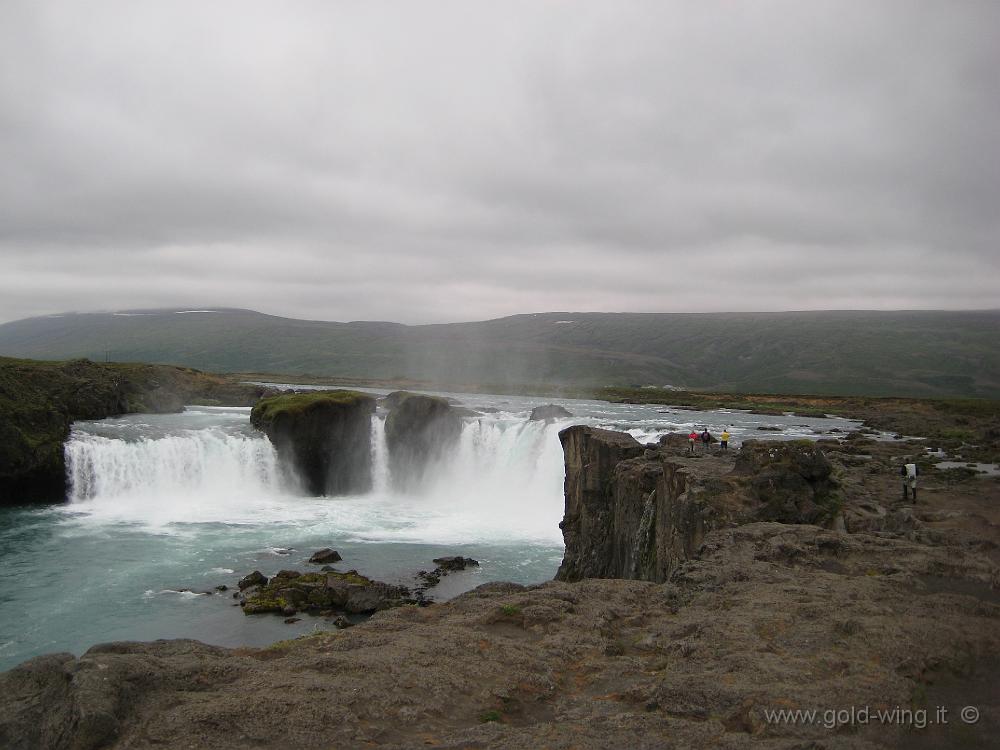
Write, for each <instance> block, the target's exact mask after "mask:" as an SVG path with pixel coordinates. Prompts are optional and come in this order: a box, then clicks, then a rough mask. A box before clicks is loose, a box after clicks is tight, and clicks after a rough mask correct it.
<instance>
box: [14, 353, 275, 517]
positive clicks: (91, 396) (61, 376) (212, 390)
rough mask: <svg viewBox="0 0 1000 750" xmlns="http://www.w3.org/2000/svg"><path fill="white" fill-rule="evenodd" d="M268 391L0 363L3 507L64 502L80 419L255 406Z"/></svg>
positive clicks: (163, 370)
mask: <svg viewBox="0 0 1000 750" xmlns="http://www.w3.org/2000/svg"><path fill="white" fill-rule="evenodd" d="M271 392H273V389H268V388H265V387H263V386H256V385H249V384H245V383H239V382H237V381H235V380H232V379H230V378H227V377H223V376H216V375H208V374H206V373H202V372H198V371H197V370H192V369H190V368H185V367H169V366H165V365H142V364H97V363H94V362H90V361H89V360H85V359H81V360H74V361H72V362H34V361H30V360H18V359H7V358H0V504H6V503H27V502H53V501H59V500H62V499H64V498H65V495H66V465H65V459H64V457H63V446H64V444H65V442H66V439H67V438H68V437H69V431H70V426H71V425H72V423H73V422H74V421H76V420H78V419H103V418H105V417H110V416H117V415H120V414H128V413H132V412H153V413H166V412H177V411H181V409H183V407H184V405H185V404H191V403H205V404H214V405H231V406H251V405H252V404H253V403H254V402H255V401H256V400H257V399H259V398H260V397H261V396H263V395H266V394H268V393H271Z"/></svg>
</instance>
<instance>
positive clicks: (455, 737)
mask: <svg viewBox="0 0 1000 750" xmlns="http://www.w3.org/2000/svg"><path fill="white" fill-rule="evenodd" d="M823 450H824V452H825V454H826V457H827V459H828V460H829V462H830V466H831V475H832V476H834V477H835V478H836V481H837V483H838V485H839V487H840V488H841V490H842V491H843V494H844V498H843V499H844V503H843V506H842V508H841V510H842V512H843V514H844V517H845V518H846V519H847V520H848V523H847V524H846V528H844V529H843V530H836V529H835V528H821V527H819V526H813V525H803V524H797V523H774V522H766V521H753V520H752V519H744V520H750V521H751V522H749V523H744V524H743V525H739V526H724V527H720V528H715V529H713V530H709V531H708V532H707V533H706V534H705V536H704V537H703V538H702V539H701V540H700V543H699V545H698V547H697V549H695V550H693V554H691V555H690V556H689V557H687V559H678V560H677V561H676V564H675V566H674V567H673V568H672V569H671V571H670V574H669V577H668V580H667V581H666V582H665V583H654V582H649V581H634V580H632V581H630V580H597V579H587V580H583V581H580V582H576V583H569V582H549V583H544V584H540V585H534V586H519V585H514V584H501V583H491V584H486V585H485V586H481V587H479V588H478V589H476V590H474V591H471V592H469V593H466V594H463V595H461V596H458V597H457V598H455V599H452V600H451V601H449V602H446V603H443V604H434V605H432V606H429V607H401V608H396V609H392V610H388V611H385V612H380V613H377V614H375V615H374V616H373V617H372V619H371V620H369V621H368V622H367V623H363V624H361V625H358V626H355V627H352V628H349V629H346V630H342V631H335V632H322V633H317V634H315V635H312V636H309V637H306V638H301V639H297V640H293V641H286V642H281V643H276V644H274V645H272V646H270V647H268V648H263V649H248V648H236V649H221V648H216V647H211V646H206V645H204V644H200V643H196V642H191V641H158V642H153V643H116V644H108V645H104V646H98V647H95V648H93V649H91V650H90V651H89V652H88V653H87V654H85V655H84V656H83V657H80V658H74V657H72V656H70V655H65V654H64V655H52V656H47V657H40V658H38V659H35V660H32V661H30V662H28V663H27V664H25V665H22V666H21V667H19V668H17V669H14V670H11V671H10V672H7V673H5V674H4V675H2V676H0V695H3V696H4V697H3V698H2V699H0V700H2V710H0V717H3V718H2V719H0V744H4V743H5V742H6V744H13V741H14V740H15V739H16V740H17V742H18V743H20V745H19V746H22V747H46V748H61V747H64V746H68V744H67V743H69V742H70V741H72V742H75V743H77V744H76V745H75V746H76V747H88V748H91V747H93V748H97V747H105V746H107V747H152V746H167V747H187V748H245V747H248V746H249V747H272V746H273V747H278V746H281V747H288V746H292V747H324V746H329V745H331V744H333V745H337V746H341V747H366V746H378V747H386V748H415V747H435V748H464V747H470V746H478V747H484V748H509V747H545V746H549V747H565V748H568V747H580V748H605V747H612V746H628V747H638V748H644V747H646V748H657V747H662V746H664V745H671V744H673V745H676V746H683V747H706V748H708V747H731V748H741V747H747V746H752V745H754V744H761V745H762V746H774V745H777V746H784V744H787V743H800V744H801V743H810V742H812V743H819V744H820V746H824V747H831V748H875V747H900V748H903V747H905V748H914V747H915V748H921V747H926V748H938V747H950V746H963V747H987V746H989V742H991V741H992V738H993V737H995V733H996V732H997V731H1000V726H998V725H997V717H998V716H1000V700H998V697H997V695H996V693H995V691H994V690H991V686H992V683H993V675H994V674H995V670H996V668H997V667H998V666H1000V630H998V628H997V622H998V621H1000V597H998V595H997V584H998V573H997V564H998V562H1000V558H998V550H1000V532H998V530H1000V513H998V508H1000V483H998V482H996V481H994V480H975V481H963V482H957V483H956V482H953V481H950V480H949V479H948V478H947V477H945V476H936V475H931V476H928V477H926V478H925V479H924V480H922V482H921V488H920V501H919V503H917V504H916V505H914V504H912V503H909V502H905V501H903V500H902V498H901V496H900V489H899V480H898V475H897V474H896V473H895V472H894V471H893V469H894V467H896V466H897V465H898V464H899V463H900V462H902V461H904V460H906V459H907V457H908V456H911V455H912V452H913V451H914V446H912V445H908V444H907V443H905V442H901V441H900V442H876V441H874V440H870V439H867V438H866V437H865V436H864V435H861V434H856V433H855V434H854V435H852V436H850V437H849V439H844V440H843V441H842V442H839V443H832V442H831V443H828V444H825V445H824V446H823ZM668 453H669V449H668ZM630 460H633V461H648V460H649V459H648V458H647V457H646V455H645V454H642V455H638V456H636V457H635V458H634V459H630ZM667 460H669V461H673V462H675V463H677V464H678V465H686V464H692V465H693V464H696V463H700V464H701V465H700V466H699V467H698V471H697V477H698V481H699V482H701V483H706V485H705V486H712V483H713V482H716V479H713V476H714V477H717V479H718V480H724V479H725V478H726V477H729V476H732V475H733V471H734V470H735V469H736V464H737V461H738V457H737V456H723V455H719V454H715V453H713V454H712V455H711V456H710V457H696V458H684V457H679V458H677V459H670V458H669V456H667ZM610 468H611V469H613V468H614V467H613V466H612V467H610ZM619 476H621V477H622V478H623V480H626V481H627V475H624V474H619ZM739 476H740V477H743V475H739ZM752 478H753V477H752V476H751V477H743V478H741V479H739V481H740V482H744V481H745V480H750V483H751V484H752ZM727 481H728V480H727ZM619 497H621V498H622V499H627V496H625V495H620V496H619ZM232 612H233V615H232V616H233V617H236V618H239V619H241V620H244V619H246V618H244V617H243V615H242V614H241V613H240V610H239V609H238V608H235V607H234V608H232ZM969 706H972V707H974V708H975V710H977V711H978V712H979V716H980V719H979V721H978V722H976V723H967V722H965V721H962V719H961V718H960V711H961V710H962V709H963V708H966V707H969ZM939 707H943V708H944V709H945V710H946V711H947V716H948V718H949V719H950V721H949V723H948V724H944V723H941V722H940V721H938V722H937V723H935V717H937V716H941V714H938V713H937V712H938V710H939ZM865 708H868V709H869V710H872V711H874V710H884V711H886V712H891V711H894V710H897V709H898V712H897V714H895V715H896V716H897V717H898V718H897V720H885V721H881V722H878V721H869V722H868V723H866V724H864V725H862V724H857V723H855V724H854V725H851V724H850V723H849V719H848V718H845V717H849V716H850V715H851V713H850V712H851V711H852V710H853V711H854V712H855V714H856V713H857V712H858V711H860V710H862V709H865ZM799 709H801V710H805V711H811V710H816V711H817V712H818V713H817V714H816V716H817V717H818V718H817V719H816V720H815V721H807V720H805V719H800V720H792V719H791V718H788V717H787V716H779V715H778V714H776V713H774V712H776V711H779V710H799ZM900 712H904V713H900ZM905 712H909V713H905ZM966 715H967V716H971V714H969V713H967V714H966ZM41 716H45V717H46V720H45V721H44V722H42V721H40V717H41ZM907 717H908V718H907ZM921 717H922V718H921ZM928 717H929V718H928ZM14 746H18V745H17V744H14Z"/></svg>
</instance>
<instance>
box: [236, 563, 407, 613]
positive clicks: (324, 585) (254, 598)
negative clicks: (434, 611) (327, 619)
mask: <svg viewBox="0 0 1000 750" xmlns="http://www.w3.org/2000/svg"><path fill="white" fill-rule="evenodd" d="M408 595H409V592H408V591H407V590H406V589H405V588H403V587H402V586H392V585H390V584H387V583H382V582H381V581H373V580H372V579H370V578H368V577H366V576H363V575H361V574H359V573H358V572H357V571H356V570H349V571H347V572H346V573H338V572H336V571H333V572H327V573H299V572H298V571H282V572H281V573H278V574H277V575H275V576H274V577H273V578H272V579H271V580H270V582H268V583H266V584H264V585H262V586H257V587H254V588H252V589H249V590H247V592H246V595H245V598H244V599H242V600H241V602H240V604H241V606H242V607H243V613H244V614H246V615H257V614H263V613H268V612H271V613H281V614H284V615H286V616H291V615H293V614H295V613H296V612H300V611H303V612H310V613H317V612H329V611H339V612H346V613H348V614H365V613H370V612H375V611H377V610H381V609H388V608H390V607H397V606H399V605H401V604H404V603H406V602H407V601H408Z"/></svg>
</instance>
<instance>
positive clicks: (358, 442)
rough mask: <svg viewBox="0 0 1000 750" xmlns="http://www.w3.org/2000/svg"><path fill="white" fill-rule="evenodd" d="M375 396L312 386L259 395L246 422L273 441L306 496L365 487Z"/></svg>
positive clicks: (367, 484)
mask: <svg viewBox="0 0 1000 750" xmlns="http://www.w3.org/2000/svg"><path fill="white" fill-rule="evenodd" d="M374 413H375V399H374V398H373V397H372V396H369V395H367V394H364V393H357V392H355V391H316V392H311V393H294V394H289V395H282V396H275V397H272V398H266V399H262V400H261V401H259V402H258V403H257V405H256V406H254V408H253V410H252V411H251V412H250V422H251V424H252V425H253V426H254V427H256V428H257V429H258V430H261V431H262V432H264V433H265V434H266V435H267V437H268V439H270V441H271V442H272V443H273V444H274V446H275V448H276V449H277V451H278V456H279V458H280V459H281V461H282V463H283V465H285V466H287V467H289V468H290V469H292V471H293V472H294V473H295V474H296V475H297V476H298V478H299V479H300V480H301V481H302V485H303V489H305V491H306V492H308V493H309V494H310V495H343V494H353V493H361V492H366V491H368V490H370V489H371V486H372V458H371V454H372V452H371V416H372V414H374Z"/></svg>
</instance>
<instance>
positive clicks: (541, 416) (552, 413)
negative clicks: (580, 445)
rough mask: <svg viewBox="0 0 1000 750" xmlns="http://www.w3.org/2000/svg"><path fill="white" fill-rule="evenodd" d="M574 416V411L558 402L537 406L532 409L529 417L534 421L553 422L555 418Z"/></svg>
mask: <svg viewBox="0 0 1000 750" xmlns="http://www.w3.org/2000/svg"><path fill="white" fill-rule="evenodd" d="M572 416H573V413H572V412H571V411H569V410H568V409H564V408H563V407H561V406H558V405H556V404H546V405H545V406H536V407H535V408H534V409H532V410H531V414H530V415H529V416H528V419H529V421H532V422H551V421H552V420H554V419H561V418H563V417H572Z"/></svg>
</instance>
